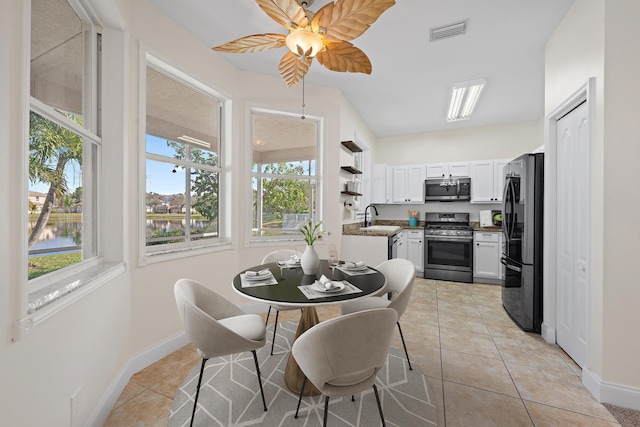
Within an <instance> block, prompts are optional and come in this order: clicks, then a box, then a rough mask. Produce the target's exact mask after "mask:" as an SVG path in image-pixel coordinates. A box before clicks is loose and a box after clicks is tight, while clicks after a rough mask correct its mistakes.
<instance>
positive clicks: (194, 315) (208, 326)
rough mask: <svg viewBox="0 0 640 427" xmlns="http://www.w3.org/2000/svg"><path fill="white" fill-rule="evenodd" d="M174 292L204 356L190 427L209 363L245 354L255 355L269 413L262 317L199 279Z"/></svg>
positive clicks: (184, 321) (178, 284) (192, 338)
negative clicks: (261, 358) (263, 374)
mask: <svg viewBox="0 0 640 427" xmlns="http://www.w3.org/2000/svg"><path fill="white" fill-rule="evenodd" d="M173 290H174V294H175V297H176V303H177V305H178V313H179V314H180V320H181V321H182V325H183V326H184V330H185V333H186V334H187V337H188V338H189V341H191V342H192V343H193V344H194V345H195V346H196V347H197V349H198V354H200V356H201V357H202V364H201V366H200V376H199V377H198V386H197V388H196V397H195V399H194V402H193V411H192V413H191V424H190V425H193V418H194V416H195V414H196V407H197V405H198V395H199V394H200V383H201V382H202V373H203V371H204V366H205V364H206V363H207V360H209V359H210V358H212V357H219V356H227V355H231V354H236V353H241V352H244V351H251V352H252V353H253V361H254V362H255V364H256V374H257V375H258V384H259V385H260V394H261V395H262V404H263V405H264V410H265V411H266V410H267V403H266V401H265V399H264V390H263V389H262V379H261V378H260V367H259V365H258V356H257V355H256V349H259V348H261V347H263V346H264V344H265V342H266V338H265V336H266V328H265V326H264V324H263V323H262V317H260V316H258V315H257V314H246V313H245V312H244V311H242V309H240V308H239V307H238V306H236V305H235V304H233V303H232V302H231V301H229V300H227V299H226V298H224V297H223V296H222V295H220V294H218V293H217V292H215V291H213V290H212V289H210V288H208V287H206V286H205V285H203V284H202V283H199V282H196V281H195V280H190V279H180V280H178V281H177V282H176V284H175V286H174V289H173Z"/></svg>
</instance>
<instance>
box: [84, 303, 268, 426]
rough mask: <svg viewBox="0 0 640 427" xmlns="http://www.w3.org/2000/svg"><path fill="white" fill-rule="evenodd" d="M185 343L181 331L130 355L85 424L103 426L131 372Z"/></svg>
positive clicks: (247, 307)
mask: <svg viewBox="0 0 640 427" xmlns="http://www.w3.org/2000/svg"><path fill="white" fill-rule="evenodd" d="M268 307H269V306H268V305H266V304H260V303H252V304H243V305H241V306H240V308H242V309H243V310H244V311H245V312H247V313H256V314H259V313H264V312H266V311H267V308H268ZM187 344H189V339H188V338H187V335H186V334H185V333H184V332H181V333H179V334H177V335H174V336H173V337H170V338H167V339H166V340H164V341H161V342H159V343H158V344H156V345H154V346H152V347H150V348H148V349H147V350H145V351H143V352H141V353H138V354H136V355H134V356H132V357H131V358H130V359H129V360H128V361H127V363H126V364H125V365H124V367H123V368H122V370H121V371H120V374H118V375H117V377H116V378H115V379H114V380H113V381H112V382H111V385H109V387H108V388H107V390H106V391H105V393H104V395H103V396H102V399H100V402H98V406H96V408H95V409H94V411H93V413H92V414H91V418H90V419H89V422H88V423H87V425H88V426H95V427H101V426H103V425H104V423H105V422H106V421H107V418H109V414H110V413H111V411H112V410H113V406H114V405H115V404H116V402H117V401H118V398H119V397H120V394H122V390H124V388H125V387H126V386H127V383H128V382H129V379H131V376H132V375H133V374H135V373H136V372H138V371H140V370H142V369H144V368H146V367H147V366H149V365H151V364H153V363H155V362H157V361H158V360H160V359H162V358H163V357H165V356H168V355H170V354H171V353H173V352H174V351H176V350H179V349H181V348H182V347H184V346H185V345H187Z"/></svg>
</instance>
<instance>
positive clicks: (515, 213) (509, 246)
mask: <svg viewBox="0 0 640 427" xmlns="http://www.w3.org/2000/svg"><path fill="white" fill-rule="evenodd" d="M504 174H505V180H504V193H503V197H502V229H503V233H504V243H503V246H502V257H501V258H500V262H501V263H502V264H503V266H504V267H503V268H504V275H503V276H504V277H503V279H502V305H503V306H504V309H505V310H506V311H507V313H508V314H509V316H511V318H512V319H513V321H515V322H516V323H517V324H518V326H520V328H522V329H523V330H525V331H530V332H537V333H540V327H541V325H542V217H543V196H544V190H543V187H544V154H543V153H535V154H525V155H523V156H520V157H518V158H517V159H514V160H512V161H511V162H509V163H508V164H507V165H506V166H505V168H504Z"/></svg>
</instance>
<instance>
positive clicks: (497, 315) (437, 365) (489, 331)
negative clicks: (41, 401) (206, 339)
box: [105, 278, 619, 427]
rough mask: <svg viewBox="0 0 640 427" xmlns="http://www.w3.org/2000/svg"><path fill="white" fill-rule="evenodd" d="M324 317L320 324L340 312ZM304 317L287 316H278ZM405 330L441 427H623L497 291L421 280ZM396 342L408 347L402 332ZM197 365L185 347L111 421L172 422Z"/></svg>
mask: <svg viewBox="0 0 640 427" xmlns="http://www.w3.org/2000/svg"><path fill="white" fill-rule="evenodd" d="M318 314H319V316H320V319H321V320H323V319H328V318H331V317H335V316H337V315H338V310H337V308H336V307H325V308H322V309H320V310H318ZM297 317H298V312H297V311H289V312H282V313H281V315H280V319H279V320H280V321H284V320H291V319H294V320H295V319H296V318H297ZM273 318H274V316H271V319H270V322H271V321H273ZM401 324H402V330H403V333H404V336H405V340H406V341H407V347H408V349H409V356H410V357H411V360H412V363H414V364H415V365H417V366H418V367H419V368H420V370H421V371H422V372H423V373H424V374H425V376H426V378H427V381H428V383H429V386H430V387H431V390H432V391H433V394H434V396H435V399H436V401H437V407H438V409H439V414H438V425H439V426H447V427H454V426H476V427H478V426H508V427H513V426H587V425H588V426H616V425H619V424H618V423H617V422H616V420H615V418H613V416H612V415H611V414H610V413H609V412H608V411H607V409H606V408H605V407H604V406H602V405H601V404H599V403H598V402H597V401H596V400H595V399H594V398H593V397H591V395H590V394H589V392H588V391H587V389H586V388H585V387H584V386H583V385H582V382H581V381H580V368H579V367H578V366H577V365H576V364H575V363H574V362H573V361H572V360H571V359H570V358H569V357H568V356H567V355H566V354H565V353H564V352H563V351H562V349H560V348H559V347H558V346H556V345H549V344H547V343H546V342H545V341H544V340H543V339H542V338H541V337H540V336H539V335H536V334H529V333H525V332H523V331H521V330H520V329H519V328H518V327H516V326H515V325H514V323H513V322H512V321H511V319H510V318H509V317H508V316H507V314H506V313H505V312H504V309H503V308H502V304H501V301H500V287H499V286H495V285H483V284H463V283H454V282H443V281H435V280H426V279H421V278H418V279H416V286H415V288H414V293H413V296H412V300H411V303H410V305H409V308H408V310H407V312H406V313H405V314H404V316H403V318H402V319H401ZM394 345H396V346H398V347H401V346H402V343H401V341H400V338H399V336H398V334H397V333H396V339H395V342H394ZM198 363H200V359H199V358H198V355H197V353H196V352H195V349H194V348H193V347H192V346H187V347H184V348H182V349H180V350H178V351H176V352H174V353H172V354H170V355H169V356H167V357H165V358H163V359H162V360H160V361H158V362H156V363H154V364H152V365H151V366H149V367H147V368H145V369H143V370H142V371H140V372H138V373H136V374H134V375H133V376H132V377H131V380H130V381H129V383H128V385H127V387H126V388H125V389H124V391H123V392H122V394H121V396H120V398H119V400H118V402H117V403H116V405H115V406H114V408H113V410H112V412H111V414H110V416H109V418H108V420H107V422H106V424H105V425H106V426H109V427H112V426H166V425H167V419H168V415H169V408H170V407H171V403H172V400H173V396H174V395H175V392H176V389H177V387H178V386H179V385H180V384H181V383H182V380H183V378H184V377H185V376H186V374H187V373H188V372H189V371H190V370H191V369H192V367H193V366H194V365H196V364H198Z"/></svg>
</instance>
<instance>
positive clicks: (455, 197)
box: [424, 177, 471, 202]
mask: <svg viewBox="0 0 640 427" xmlns="http://www.w3.org/2000/svg"><path fill="white" fill-rule="evenodd" d="M459 200H471V178H467V177H464V178H428V179H427V180H426V181H425V182H424V201H425V202H434V201H438V202H455V201H459Z"/></svg>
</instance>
